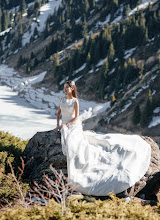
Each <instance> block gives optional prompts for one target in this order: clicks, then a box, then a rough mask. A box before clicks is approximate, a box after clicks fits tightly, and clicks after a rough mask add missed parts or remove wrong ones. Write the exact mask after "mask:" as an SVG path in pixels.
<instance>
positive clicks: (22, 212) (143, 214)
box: [0, 196, 160, 220]
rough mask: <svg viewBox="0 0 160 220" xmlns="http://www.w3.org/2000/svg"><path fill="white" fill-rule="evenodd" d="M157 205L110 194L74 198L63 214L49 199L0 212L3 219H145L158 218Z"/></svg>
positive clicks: (152, 219)
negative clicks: (103, 197) (107, 196)
mask: <svg viewBox="0 0 160 220" xmlns="http://www.w3.org/2000/svg"><path fill="white" fill-rule="evenodd" d="M158 209H159V205H158V207H157V210H156V209H155V208H152V207H151V206H145V207H143V206H141V205H140V204H138V203H136V202H130V203H129V204H127V203H126V202H125V200H124V199H118V198H116V197H115V196H111V198H110V199H107V200H105V201H101V200H94V201H91V202H86V201H85V200H84V201H78V198H77V199H76V198H74V200H73V202H71V204H70V205H69V208H68V209H67V210H66V214H65V216H62V214H61V205H60V204H58V203H57V202H55V201H54V200H51V201H50V202H49V204H48V205H47V206H45V207H43V206H38V205H35V206H33V207H31V208H29V209H25V208H22V207H20V206H17V207H15V208H14V209H11V208H8V210H5V211H4V212H1V213H0V218H1V219H3V220H12V219H13V220H14V219H28V220H31V219H68V220H72V219H93V220H94V219H95V220H96V219H145V220H158V219H159V217H160V216H159V214H158Z"/></svg>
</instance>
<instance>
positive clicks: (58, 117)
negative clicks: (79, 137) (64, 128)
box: [57, 105, 61, 127]
mask: <svg viewBox="0 0 160 220" xmlns="http://www.w3.org/2000/svg"><path fill="white" fill-rule="evenodd" d="M60 116H61V108H60V105H59V108H58V112H57V127H59V120H60Z"/></svg>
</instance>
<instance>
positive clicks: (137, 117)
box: [132, 104, 141, 125]
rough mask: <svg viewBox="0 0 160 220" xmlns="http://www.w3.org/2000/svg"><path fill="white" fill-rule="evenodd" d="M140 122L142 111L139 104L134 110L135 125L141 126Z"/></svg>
mask: <svg viewBox="0 0 160 220" xmlns="http://www.w3.org/2000/svg"><path fill="white" fill-rule="evenodd" d="M140 120H141V111H140V107H139V104H137V105H136V107H135V108H134V112H133V115H132V123H133V125H137V124H139V123H140Z"/></svg>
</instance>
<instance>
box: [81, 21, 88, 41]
mask: <svg viewBox="0 0 160 220" xmlns="http://www.w3.org/2000/svg"><path fill="white" fill-rule="evenodd" d="M82 35H83V37H84V38H86V37H88V30H87V22H86V19H84V22H83V31H82Z"/></svg>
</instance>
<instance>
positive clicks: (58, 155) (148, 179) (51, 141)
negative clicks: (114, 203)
mask: <svg viewBox="0 0 160 220" xmlns="http://www.w3.org/2000/svg"><path fill="white" fill-rule="evenodd" d="M142 138H143V139H144V140H145V141H146V142H148V143H149V144H150V145H151V152H152V153H151V162H150V166H149V168H148V171H147V172H146V174H145V175H144V176H143V177H142V178H141V179H140V180H139V181H138V182H136V184H135V185H134V186H132V187H131V188H129V189H127V190H125V191H124V192H122V193H119V194H118V196H120V197H121V196H134V197H135V196H139V197H140V198H143V199H144V198H145V199H156V194H157V193H158V191H159V189H160V150H159V147H158V145H157V144H156V143H155V142H154V141H153V140H152V139H151V138H149V137H142ZM32 157H33V159H32V160H31V162H29V163H28V164H27V165H26V167H25V173H24V174H25V175H26V176H27V178H30V179H31V180H36V181H39V180H41V179H42V175H43V174H44V173H50V169H49V166H50V164H52V165H53V167H54V168H55V169H56V170H60V169H61V170H62V171H63V173H64V174H65V175H67V162H66V156H64V155H63V153H62V147H61V139H60V133H55V132H54V131H53V130H51V131H47V132H38V133H37V134H35V135H34V136H33V137H32V138H31V139H30V140H29V142H28V144H27V146H26V148H25V150H24V153H23V158H24V161H25V163H26V162H27V161H29V160H30V159H31V158H32Z"/></svg>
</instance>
